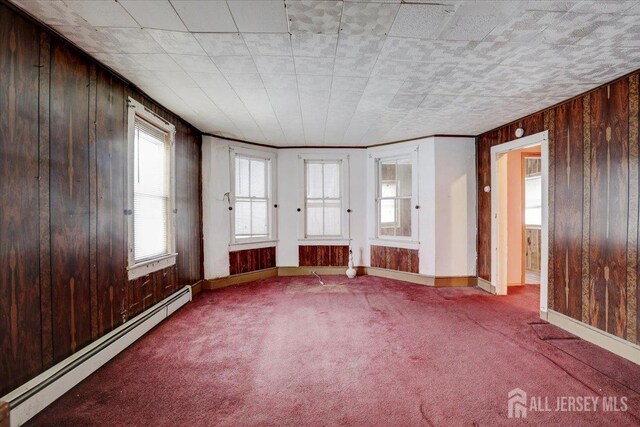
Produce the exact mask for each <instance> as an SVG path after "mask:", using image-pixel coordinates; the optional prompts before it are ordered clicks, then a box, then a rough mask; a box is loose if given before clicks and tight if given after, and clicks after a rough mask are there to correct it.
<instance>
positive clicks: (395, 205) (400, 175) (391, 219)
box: [376, 157, 413, 237]
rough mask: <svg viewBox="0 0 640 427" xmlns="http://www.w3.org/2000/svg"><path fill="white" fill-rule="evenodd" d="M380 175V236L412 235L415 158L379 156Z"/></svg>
mask: <svg viewBox="0 0 640 427" xmlns="http://www.w3.org/2000/svg"><path fill="white" fill-rule="evenodd" d="M377 177H378V182H377V197H376V204H377V206H376V209H377V218H378V237H412V221H411V216H412V210H411V201H412V196H413V167H412V158H411V157H402V158H395V159H378V171H377Z"/></svg>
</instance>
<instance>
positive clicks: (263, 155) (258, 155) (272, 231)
mask: <svg viewBox="0 0 640 427" xmlns="http://www.w3.org/2000/svg"><path fill="white" fill-rule="evenodd" d="M236 155H240V156H243V157H251V158H255V159H259V160H266V161H267V207H268V209H267V215H268V219H267V227H268V230H267V236H266V237H255V238H246V239H236V216H235V209H236V200H235V194H236ZM276 162H277V158H276V153H273V152H270V151H263V150H255V149H251V148H244V147H236V146H232V147H229V206H230V207H232V208H233V210H230V211H229V223H230V224H231V230H230V236H229V242H230V243H229V247H230V248H234V247H238V248H237V249H235V250H241V249H248V248H247V247H246V246H247V245H253V244H256V243H273V242H275V241H276V240H277V238H276V236H277V221H276V208H275V206H276V204H277V203H276V202H275V201H276V200H277V191H276V170H277V169H276ZM242 246H245V247H242ZM252 247H253V246H252ZM258 247H261V246H260V245H258Z"/></svg>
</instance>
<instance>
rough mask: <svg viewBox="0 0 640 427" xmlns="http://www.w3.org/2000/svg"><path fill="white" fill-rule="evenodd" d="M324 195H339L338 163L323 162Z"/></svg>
mask: <svg viewBox="0 0 640 427" xmlns="http://www.w3.org/2000/svg"><path fill="white" fill-rule="evenodd" d="M323 166H324V197H328V198H333V199H335V198H338V197H340V164H339V163H325V164H324V165H323Z"/></svg>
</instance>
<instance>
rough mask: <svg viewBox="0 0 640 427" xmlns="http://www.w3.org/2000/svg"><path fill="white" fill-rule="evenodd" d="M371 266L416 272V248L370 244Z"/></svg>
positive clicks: (417, 261) (417, 266) (417, 267)
mask: <svg viewBox="0 0 640 427" xmlns="http://www.w3.org/2000/svg"><path fill="white" fill-rule="evenodd" d="M371 267H378V268H386V269H388V270H397V271H406V272H408V273H416V274H417V273H418V272H419V271H418V269H419V267H420V265H419V259H418V250H417V249H403V248H392V247H389V246H375V245H372V246H371Z"/></svg>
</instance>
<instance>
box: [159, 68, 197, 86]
mask: <svg viewBox="0 0 640 427" xmlns="http://www.w3.org/2000/svg"><path fill="white" fill-rule="evenodd" d="M153 74H154V75H155V76H157V77H158V78H159V79H160V81H162V82H163V83H164V84H165V85H167V86H168V87H171V88H176V87H198V85H197V84H196V82H195V81H194V80H193V79H192V78H191V77H189V75H188V74H187V73H186V72H185V71H154V72H153Z"/></svg>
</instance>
